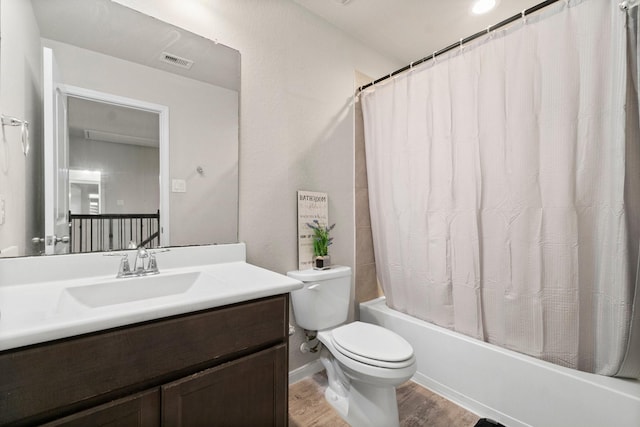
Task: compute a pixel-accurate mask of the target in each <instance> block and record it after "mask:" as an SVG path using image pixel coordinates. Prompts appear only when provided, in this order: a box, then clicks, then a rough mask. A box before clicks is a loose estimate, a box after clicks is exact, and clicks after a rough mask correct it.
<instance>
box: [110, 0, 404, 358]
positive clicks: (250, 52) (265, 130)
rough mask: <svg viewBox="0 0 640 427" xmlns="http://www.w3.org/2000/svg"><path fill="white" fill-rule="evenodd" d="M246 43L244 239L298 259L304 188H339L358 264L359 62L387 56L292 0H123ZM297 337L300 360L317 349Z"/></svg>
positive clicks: (345, 239) (339, 231)
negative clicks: (299, 201) (304, 348)
mask: <svg viewBox="0 0 640 427" xmlns="http://www.w3.org/2000/svg"><path fill="white" fill-rule="evenodd" d="M118 1H119V2H120V3H123V4H125V5H129V6H131V7H133V8H135V9H138V10H140V11H142V12H144V13H147V14H149V15H152V16H155V17H157V18H159V19H162V20H165V21H168V22H171V23H173V24H176V25H179V26H181V27H183V28H186V29H188V30H191V31H193V32H195V33H198V34H201V35H203V36H205V37H208V38H210V39H217V40H219V41H220V42H221V43H224V44H226V45H228V46H231V47H233V48H235V49H238V50H239V51H240V53H241V54H242V89H241V95H240V99H241V101H240V105H241V108H240V110H241V115H240V239H241V240H242V241H244V242H246V243H247V253H248V260H249V262H251V263H254V264H256V265H259V266H261V267H265V268H268V269H271V270H273V271H277V272H279V273H286V272H287V271H288V270H293V269H295V268H296V267H297V241H296V198H295V194H296V190H299V189H302V190H313V191H326V192H327V193H329V204H330V207H329V217H330V221H331V222H336V223H337V225H336V228H335V230H334V233H333V235H334V237H335V243H334V245H333V246H332V252H331V254H332V258H333V260H334V262H335V263H339V264H343V265H349V266H351V267H354V266H355V243H354V242H355V220H354V204H355V195H354V184H353V179H354V178H353V177H354V145H353V135H354V118H353V117H354V115H353V106H352V95H353V91H354V87H355V83H354V71H355V70H356V69H358V70H361V71H362V72H364V73H366V74H368V75H373V76H378V75H382V74H384V73H386V72H389V71H390V70H393V69H395V68H397V67H398V66H399V65H400V64H398V63H395V62H392V61H390V60H387V59H386V58H384V57H383V56H381V55H379V54H377V53H376V52H374V51H372V50H371V49H369V48H367V47H365V46H364V45H362V44H360V43H359V42H357V41H356V40H354V39H352V38H350V37H348V36H346V35H345V34H343V33H342V32H340V31H338V30H337V29H335V28H334V27H332V26H330V25H329V24H327V23H326V22H325V21H323V20H321V19H319V18H318V17H316V16H314V15H312V14H310V13H309V12H307V11H306V10H305V9H303V8H301V7H300V6H298V5H296V4H295V3H294V2H293V1H290V0H243V1H223V0H212V1H209V2H207V3H205V2H201V1H195V0H192V1H181V2H175V1H169V0H162V1H159V0H118ZM301 337H302V335H301V333H300V331H299V330H298V332H297V333H296V335H295V336H294V337H292V340H291V353H290V356H291V357H290V368H291V369H295V368H296V367H299V366H301V365H303V364H304V363H306V362H308V361H309V360H311V359H312V358H313V357H312V356H308V355H303V354H301V353H300V352H299V351H298V346H299V345H300V341H301Z"/></svg>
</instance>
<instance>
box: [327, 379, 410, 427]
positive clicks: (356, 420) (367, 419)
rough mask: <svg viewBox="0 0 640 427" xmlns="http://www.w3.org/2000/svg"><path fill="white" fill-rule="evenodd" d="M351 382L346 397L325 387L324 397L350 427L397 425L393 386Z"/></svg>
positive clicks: (386, 426)
mask: <svg viewBox="0 0 640 427" xmlns="http://www.w3.org/2000/svg"><path fill="white" fill-rule="evenodd" d="M360 386H364V387H358V386H357V385H354V384H353V382H352V383H351V387H350V390H349V393H348V396H347V397H344V396H340V395H339V394H337V393H336V392H335V391H334V390H332V389H331V387H327V389H326V390H325V393H324V397H325V399H326V400H327V402H328V403H329V404H330V405H331V406H332V407H333V409H335V411H336V412H337V413H338V414H339V415H340V417H342V419H343V420H345V421H346V422H347V423H349V425H350V426H351V427H398V426H399V425H400V422H399V417H398V404H397V401H396V389H395V387H372V386H371V385H370V384H360Z"/></svg>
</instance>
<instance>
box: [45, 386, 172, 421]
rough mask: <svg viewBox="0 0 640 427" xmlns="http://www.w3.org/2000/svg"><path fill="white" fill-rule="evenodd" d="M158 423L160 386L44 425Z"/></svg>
mask: <svg viewBox="0 0 640 427" xmlns="http://www.w3.org/2000/svg"><path fill="white" fill-rule="evenodd" d="M159 425H160V390H158V389H157V388H156V389H153V390H149V391H146V392H143V393H138V394H134V395H132V396H127V397H124V398H122V399H117V400H114V401H113V402H109V403H106V404H104V405H99V406H96V407H94V408H90V409H87V410H85V411H80V412H78V413H76V414H73V415H69V416H68V417H64V418H60V419H58V420H56V421H52V422H50V423H46V424H44V426H45V427H87V426H93V427H111V426H113V427H115V426H118V427H157V426H159Z"/></svg>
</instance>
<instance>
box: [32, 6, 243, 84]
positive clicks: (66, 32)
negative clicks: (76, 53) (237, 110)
mask: <svg viewBox="0 0 640 427" xmlns="http://www.w3.org/2000/svg"><path fill="white" fill-rule="evenodd" d="M31 4H32V5H33V10H34V13H35V16H36V19H37V21H38V27H39V28H40V35H41V36H42V37H44V38H47V39H52V40H56V41H60V42H63V43H67V44H71V45H74V46H77V47H81V48H84V49H89V50H93V51H96V52H100V53H103V54H106V55H110V56H114V57H117V58H121V59H125V60H127V61H132V62H136V63H138V64H142V65H146V66H149V67H153V68H157V69H160V70H163V71H168V72H171V73H174V74H178V75H182V76H184V77H188V78H191V79H194V80H199V81H202V82H205V83H209V84H213V85H216V86H220V87H225V88H228V89H232V90H240V54H239V52H238V51H237V50H234V49H231V48H229V47H227V46H224V45H222V44H218V43H215V42H214V41H212V40H208V39H206V38H204V37H201V36H198V35H196V34H193V33H190V32H189V31H186V30H183V29H181V28H178V27H175V26H173V25H169V24H167V23H165V22H162V21H159V20H157V19H155V18H152V17H150V16H147V15H144V14H142V13H139V12H137V11H134V10H132V9H129V8H127V7H124V6H122V5H119V4H117V3H114V2H113V1H111V0H31ZM163 52H167V53H169V54H171V55H173V56H174V57H178V58H185V59H189V60H193V65H192V66H191V68H190V69H185V68H181V67H177V66H176V65H173V64H168V63H166V62H163V61H161V60H160V58H161V57H162V54H163Z"/></svg>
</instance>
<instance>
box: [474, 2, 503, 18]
mask: <svg viewBox="0 0 640 427" xmlns="http://www.w3.org/2000/svg"><path fill="white" fill-rule="evenodd" d="M497 3H498V2H497V1H496V0H476V1H475V2H474V3H473V6H472V7H471V12H472V13H473V14H475V15H482V14H483V13H487V12H489V11H490V10H491V9H493V8H494V7H496V4H497Z"/></svg>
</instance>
